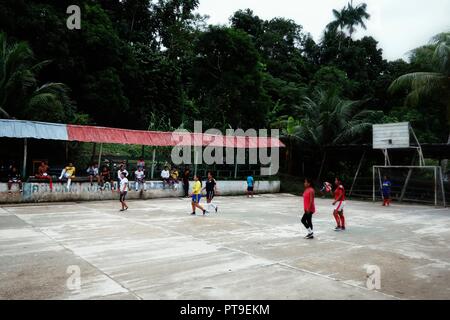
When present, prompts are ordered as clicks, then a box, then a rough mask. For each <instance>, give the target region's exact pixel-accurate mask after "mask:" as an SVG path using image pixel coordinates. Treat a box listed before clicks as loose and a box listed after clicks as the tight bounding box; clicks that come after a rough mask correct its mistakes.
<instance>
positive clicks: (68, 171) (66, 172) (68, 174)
mask: <svg viewBox="0 0 450 320" xmlns="http://www.w3.org/2000/svg"><path fill="white" fill-rule="evenodd" d="M75 170H76V169H75V167H74V166H73V163H72V162H69V163H68V165H67V166H66V167H65V168H64V169H63V170H62V171H61V175H60V176H59V180H62V179H63V178H64V179H67V189H70V185H71V183H72V179H73V178H75Z"/></svg>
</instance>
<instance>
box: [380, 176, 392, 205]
mask: <svg viewBox="0 0 450 320" xmlns="http://www.w3.org/2000/svg"><path fill="white" fill-rule="evenodd" d="M391 186H392V183H391V181H390V180H389V177H388V176H384V177H383V185H382V186H381V190H382V192H383V206H389V205H390V204H391Z"/></svg>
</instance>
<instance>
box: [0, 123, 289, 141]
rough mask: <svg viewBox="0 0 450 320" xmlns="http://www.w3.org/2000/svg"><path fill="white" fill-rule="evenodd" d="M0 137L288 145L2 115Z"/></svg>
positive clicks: (263, 139) (258, 138) (273, 139)
mask: <svg viewBox="0 0 450 320" xmlns="http://www.w3.org/2000/svg"><path fill="white" fill-rule="evenodd" d="M0 137H9V138H36V139H49V140H66V141H80V142H97V143H117V144H135V145H147V146H176V145H179V146H192V145H193V146H208V145H209V146H211V147H228V148H270V147H284V144H283V143H282V142H281V141H280V140H279V139H278V138H271V137H269V138H266V137H243V136H236V137H233V136H222V135H211V134H201V133H189V132H159V131H142V130H129V129H117V128H107V127H96V126H81V125H71V124H68V125H65V124H55V123H47V122H35V121H22V120H3V119H0Z"/></svg>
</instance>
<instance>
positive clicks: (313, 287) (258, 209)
mask: <svg viewBox="0 0 450 320" xmlns="http://www.w3.org/2000/svg"><path fill="white" fill-rule="evenodd" d="M300 200H301V199H300V198H299V197H294V196H291V195H284V194H283V195H261V196H257V197H255V198H254V199H247V198H245V197H218V198H217V201H216V203H218V204H219V206H220V209H219V210H220V211H219V214H217V215H216V214H210V215H209V216H206V217H203V216H195V217H192V216H189V212H190V208H189V200H188V199H158V200H148V201H132V202H130V204H129V205H130V210H128V211H127V212H126V213H125V214H124V213H119V211H118V205H119V203H118V202H116V201H105V202H85V203H63V204H49V205H44V204H41V205H28V206H24V205H22V206H3V207H0V299H449V298H450V210H449V209H435V208H433V207H424V206H412V205H398V204H394V205H393V206H392V207H390V208H384V207H381V206H380V204H378V203H377V204H372V203H367V202H358V201H349V202H348V206H347V210H346V215H347V221H348V222H347V223H348V230H347V231H345V232H334V231H333V230H332V229H333V227H334V221H333V217H332V215H331V204H330V200H325V199H318V200H317V207H318V213H317V214H316V215H315V216H314V221H313V222H314V223H315V231H316V239H314V240H305V239H303V236H304V235H305V230H304V229H303V228H302V227H301V226H300V222H299V211H300V203H301V202H300ZM367 265H376V266H378V267H379V268H380V271H381V289H380V290H368V289H367V287H366V281H367V271H366V269H365V268H366V266H367ZM69 266H78V267H79V268H80V272H81V274H80V276H81V288H80V289H74V288H70V287H68V286H67V281H68V278H69V277H70V274H68V273H67V270H68V267H69Z"/></svg>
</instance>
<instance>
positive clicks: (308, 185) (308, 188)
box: [302, 178, 316, 239]
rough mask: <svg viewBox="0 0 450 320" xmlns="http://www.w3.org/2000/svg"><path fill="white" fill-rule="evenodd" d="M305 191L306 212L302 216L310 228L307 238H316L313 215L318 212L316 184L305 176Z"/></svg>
mask: <svg viewBox="0 0 450 320" xmlns="http://www.w3.org/2000/svg"><path fill="white" fill-rule="evenodd" d="M304 186H305V191H304V192H303V209H304V214H303V217H302V223H303V225H304V226H305V228H306V230H308V235H307V236H306V237H305V239H314V232H313V224H312V216H313V214H314V213H315V212H316V207H315V205H314V185H313V182H312V180H311V179H309V178H305V183H304Z"/></svg>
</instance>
